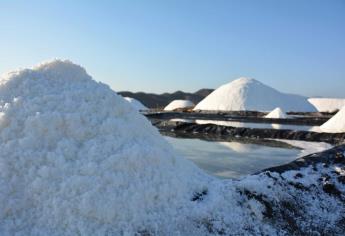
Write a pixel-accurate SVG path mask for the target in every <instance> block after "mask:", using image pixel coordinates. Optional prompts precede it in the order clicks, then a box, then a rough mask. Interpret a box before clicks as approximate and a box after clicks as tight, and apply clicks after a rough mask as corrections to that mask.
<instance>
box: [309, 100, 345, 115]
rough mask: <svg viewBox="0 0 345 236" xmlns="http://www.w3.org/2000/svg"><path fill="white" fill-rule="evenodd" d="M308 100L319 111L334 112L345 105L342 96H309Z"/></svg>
mask: <svg viewBox="0 0 345 236" xmlns="http://www.w3.org/2000/svg"><path fill="white" fill-rule="evenodd" d="M308 101H309V102H310V103H311V104H313V105H314V106H315V107H316V109H317V110H318V111H320V112H334V111H337V110H340V109H341V108H342V107H344V106H345V99H342V98H309V99H308Z"/></svg>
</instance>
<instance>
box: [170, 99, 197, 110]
mask: <svg viewBox="0 0 345 236" xmlns="http://www.w3.org/2000/svg"><path fill="white" fill-rule="evenodd" d="M193 106H194V103H193V102H191V101H189V100H174V101H172V102H170V103H169V104H168V105H167V106H166V107H165V108H164V110H165V111H173V110H176V109H180V108H190V107H193Z"/></svg>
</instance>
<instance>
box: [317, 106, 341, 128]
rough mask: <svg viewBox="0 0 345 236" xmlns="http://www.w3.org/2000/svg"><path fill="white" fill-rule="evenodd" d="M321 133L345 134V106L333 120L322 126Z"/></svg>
mask: <svg viewBox="0 0 345 236" xmlns="http://www.w3.org/2000/svg"><path fill="white" fill-rule="evenodd" d="M320 129H321V131H323V132H327V133H343V132H345V106H344V107H343V108H342V109H340V111H338V112H337V114H335V115H334V116H333V117H332V118H331V119H329V120H328V121H327V122H326V123H324V124H323V125H321V126H320Z"/></svg>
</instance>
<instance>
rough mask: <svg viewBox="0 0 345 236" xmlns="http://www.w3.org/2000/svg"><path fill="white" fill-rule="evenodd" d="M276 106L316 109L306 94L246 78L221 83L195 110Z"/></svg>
mask: <svg viewBox="0 0 345 236" xmlns="http://www.w3.org/2000/svg"><path fill="white" fill-rule="evenodd" d="M276 107H281V108H282V109H284V110H285V111H304V112H310V111H316V109H315V107H314V106H312V105H311V104H310V103H309V102H308V101H307V98H305V97H303V96H299V95H292V94H286V93H281V92H279V91H277V90H275V89H273V88H271V87H269V86H267V85H265V84H263V83H261V82H259V81H257V80H255V79H251V78H244V77H242V78H239V79H236V80H234V81H232V82H230V83H228V84H225V85H222V86H220V87H219V88H218V89H216V90H215V91H213V92H212V93H211V94H210V95H208V96H207V97H206V98H204V99H203V100H202V101H201V102H200V103H199V104H197V105H196V106H195V108H194V110H220V111H244V110H247V111H271V110H273V109H274V108H276Z"/></svg>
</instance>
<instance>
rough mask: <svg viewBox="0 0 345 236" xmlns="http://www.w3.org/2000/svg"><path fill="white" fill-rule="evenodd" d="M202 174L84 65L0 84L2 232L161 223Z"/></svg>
mask: <svg viewBox="0 0 345 236" xmlns="http://www.w3.org/2000/svg"><path fill="white" fill-rule="evenodd" d="M204 178H205V177H204V175H202V174H200V172H199V169H197V168H196V167H195V166H194V165H193V164H192V163H190V162H188V161H185V160H184V159H181V158H179V157H176V156H175V155H174V153H173V151H172V150H171V148H170V146H169V145H168V144H167V143H166V141H165V140H164V139H162V138H161V136H160V135H159V133H158V131H157V130H156V129H154V128H153V127H152V126H151V124H150V123H149V121H148V120H147V119H145V118H144V117H143V116H142V115H140V114H139V113H138V112H136V111H135V110H134V109H133V108H132V107H131V106H130V105H129V104H128V103H127V102H126V101H125V100H124V99H122V98H121V97H120V96H118V95H117V94H116V93H115V92H113V91H112V90H111V89H110V88H109V87H108V86H106V85H104V84H102V83H97V82H95V81H94V80H92V78H91V77H90V76H89V75H88V74H86V72H85V70H84V69H83V68H81V67H80V66H77V65H75V64H72V63H71V62H68V61H59V60H57V61H52V62H49V63H45V64H41V65H39V66H38V67H35V68H33V69H26V70H21V71H17V72H13V73H9V74H7V75H5V77H4V78H2V79H1V80H0V232H1V235H14V234H16V235H120V234H126V233H128V234H129V235H134V234H135V233H136V232H139V231H140V229H141V228H143V227H146V226H147V225H150V224H151V227H152V226H153V222H154V225H155V226H157V227H158V228H163V227H166V226H167V225H169V224H170V223H171V218H174V219H177V216H176V215H177V214H179V211H180V210H181V211H183V206H185V204H186V203H188V204H191V200H190V199H191V198H192V197H193V194H194V193H195V192H200V191H201V190H202V189H203V187H204V185H203V184H202V183H203V181H201V180H204ZM177 209H178V210H177ZM162 216H164V217H162ZM135 230H137V231H135Z"/></svg>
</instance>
